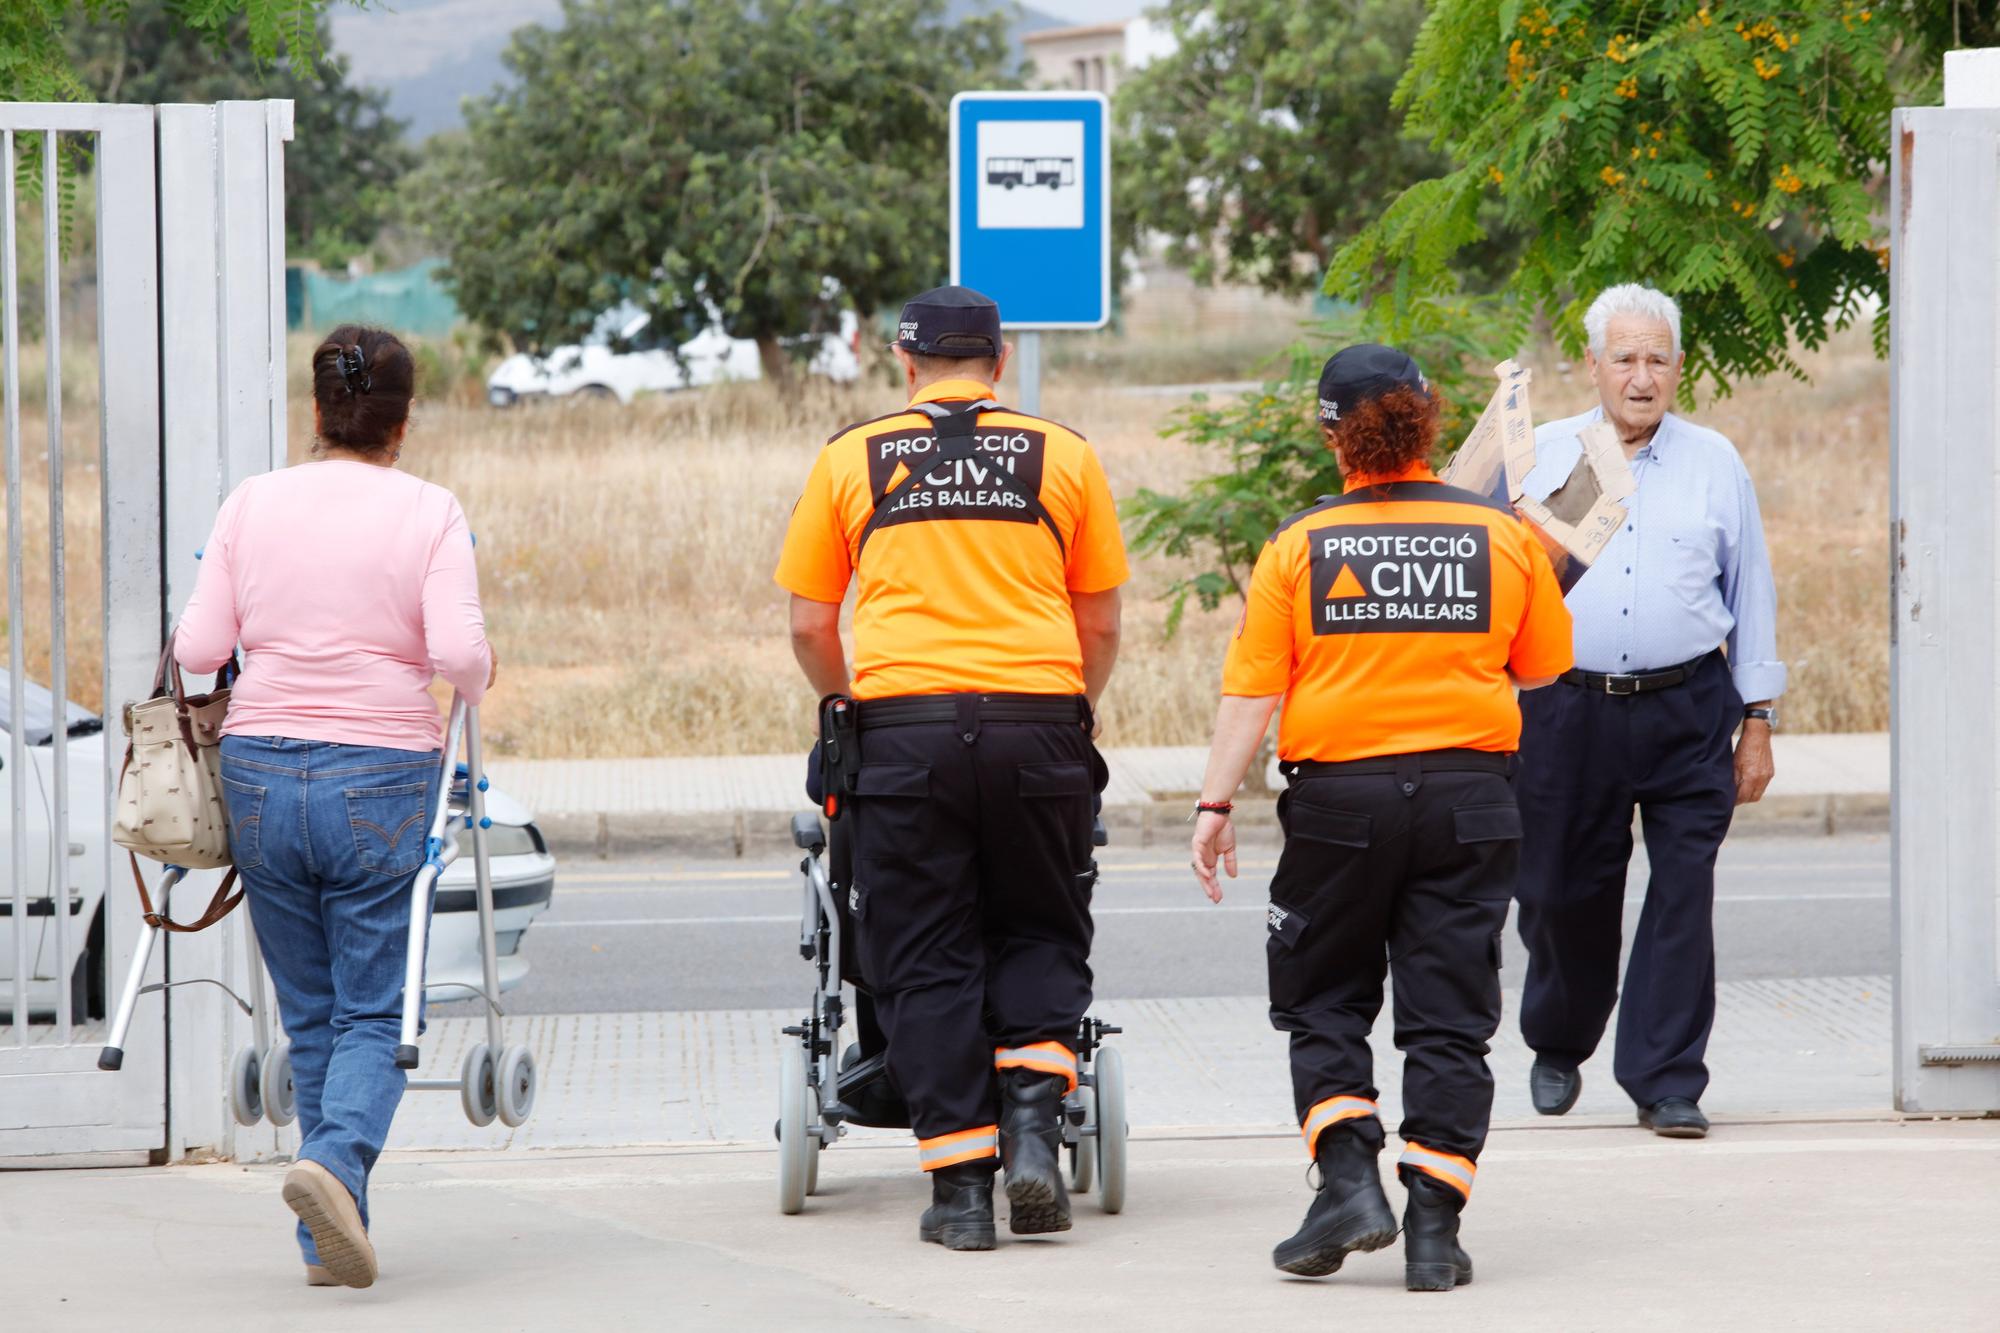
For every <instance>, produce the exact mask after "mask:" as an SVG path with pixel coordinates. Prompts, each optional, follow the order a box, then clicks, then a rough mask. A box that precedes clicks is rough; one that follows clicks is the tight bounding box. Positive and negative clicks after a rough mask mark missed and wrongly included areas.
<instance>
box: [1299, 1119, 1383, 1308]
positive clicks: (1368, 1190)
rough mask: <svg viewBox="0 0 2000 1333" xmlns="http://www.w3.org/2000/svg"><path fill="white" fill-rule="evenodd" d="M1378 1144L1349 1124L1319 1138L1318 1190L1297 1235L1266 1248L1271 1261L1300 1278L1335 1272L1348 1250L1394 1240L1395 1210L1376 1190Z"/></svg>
mask: <svg viewBox="0 0 2000 1333" xmlns="http://www.w3.org/2000/svg"><path fill="white" fill-rule="evenodd" d="M1381 1150H1382V1145H1381V1143H1380V1142H1378V1141H1376V1140H1374V1139H1373V1138H1372V1137H1370V1136H1369V1135H1368V1133H1367V1131H1364V1130H1358V1129H1356V1128H1355V1127H1353V1126H1351V1125H1334V1126H1332V1127H1331V1128H1329V1129H1328V1130H1326V1132H1324V1133H1323V1134H1321V1135H1320V1136H1319V1146H1318V1150H1317V1151H1316V1152H1315V1153H1314V1154H1313V1160H1314V1161H1316V1162H1318V1163H1319V1175H1320V1181H1319V1193H1318V1194H1317V1195H1316V1196H1314V1198H1313V1201H1312V1206H1311V1207H1309V1208H1307V1209H1306V1220H1305V1221H1304V1222H1303V1223H1301V1224H1300V1226H1299V1230H1298V1234H1296V1235H1294V1236H1293V1237H1292V1238H1291V1239H1290V1240H1287V1241H1284V1242H1282V1243H1280V1244H1279V1246H1278V1247H1277V1248H1276V1249H1274V1250H1272V1251H1271V1262H1272V1263H1274V1264H1276V1265H1277V1266H1278V1267H1279V1268H1281V1269H1283V1270H1284V1271H1285V1272H1287V1273H1296V1274H1298V1275H1299V1276H1300V1277H1325V1276H1326V1275H1327V1274H1328V1273H1332V1272H1336V1271H1338V1270H1339V1268H1340V1264H1341V1261H1342V1260H1343V1259H1345V1258H1347V1256H1348V1254H1349V1252H1350V1251H1353V1250H1379V1249H1381V1248H1382V1247H1383V1246H1384V1245H1387V1244H1389V1243H1390V1242H1391V1241H1393V1240H1395V1239H1396V1214H1395V1213H1394V1212H1392V1211H1390V1208H1389V1198H1388V1196H1387V1195H1385V1194H1384V1193H1382V1175H1381V1172H1379V1171H1378V1170H1376V1167H1375V1155H1376V1154H1377V1153H1379V1152H1380V1151H1381Z"/></svg>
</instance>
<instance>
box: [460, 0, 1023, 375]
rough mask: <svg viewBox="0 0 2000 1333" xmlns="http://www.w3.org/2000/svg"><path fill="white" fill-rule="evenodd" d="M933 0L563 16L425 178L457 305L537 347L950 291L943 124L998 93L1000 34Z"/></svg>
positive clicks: (642, 4)
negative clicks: (993, 90)
mask: <svg viewBox="0 0 2000 1333" xmlns="http://www.w3.org/2000/svg"><path fill="white" fill-rule="evenodd" d="M943 14H944V5H943V3H942V0H875V2H874V3H870V4H865V5H850V4H845V3H840V2H839V0H765V2H760V3H757V4H754V5H753V4H749V3H745V2H744V0H679V2H678V3H672V4H668V3H661V2H659V0H565V4H564V7H563V24H562V26H561V27H560V28H557V29H548V28H527V29H524V30H522V32H520V33H519V34H517V35H516V37H515V39H514V42H513V45H512V46H511V47H510V48H509V50H508V52H507V57H506V59H507V64H508V67H509V68H510V69H511V70H512V71H513V72H514V74H515V75H516V76H517V81H516V83H515V85H514V86H512V87H511V88H508V89H506V90H504V91H502V92H500V93H498V94H496V95H495V96H493V97H492V98H490V99H485V100H483V101H480V102H475V103H472V104H470V105H469V106H468V108H467V133H466V135H465V137H464V139H463V140H462V141H461V142H459V143H457V144H456V145H453V146H452V147H450V148H449V149H448V150H447V151H444V152H442V153H441V154H440V155H439V159H438V161H437V162H436V164H435V167H434V169H433V170H432V171H431V172H430V173H429V177H428V179H429V188H430V190H431V193H430V196H429V197H430V198H431V199H432V200H433V201H434V210H435V211H434V213H433V226H434V232H435V234H436V236H437V237H438V238H439V239H440V240H441V241H442V242H443V243H444V245H445V248H446V250H447V252H448V253H449V255H450V276H451V279H452V281H453V284H454V286H455V287H456V290H457V295H458V300H459V304H460V306H461V308H463V309H464V310H465V311H466V313H467V314H468V315H470V316H472V317H473V318H474V319H476V320H478V321H479V322H481V323H483V324H485V325H486V326H487V327H488V328H490V329H493V330H496V331H499V332H504V333H507V334H509V335H512V336H513V337H515V338H517V339H518V340H520V341H522V342H525V343H527V344H529V345H532V346H543V347H546V346H550V345H553V344H557V343H561V342H564V341H567V340H569V339H571V338H574V337H575V336H577V335H579V334H581V333H582V332H584V331H585V330H586V329H588V328H589V326H590V324H591V322H592V320H593V318H594V316H595V315H596V314H597V313H598V312H600V311H603V310H604V309H606V308H608V307H610V306H612V305H614V304H616V303H617V302H619V301H620V300H631V301H633V302H634V303H635V304H637V305H638V306H640V307H641V308H642V309H645V310H647V311H648V312H649V313H650V314H651V315H652V316H653V328H654V329H656V330H661V331H669V332H672V331H681V330H687V331H692V330H695V329H699V328H700V327H702V326H703V325H705V324H706V323H707V322H708V315H707V313H706V309H705V307H707V306H710V305H712V306H713V307H714V308H715V309H717V310H719V311H720V312H721V314H722V317H723V320H724V324H725V327H726V328H727V329H728V331H729V332H730V333H731V334H732V335H734V336H737V337H747V338H754V339H756V340H757V341H758V344H759V347H760V349H761V350H762V352H763V356H764V362H765V366H766V368H767V373H770V374H773V375H779V374H782V373H784V368H785V354H784V351H783V348H782V347H781V345H780V339H781V338H785V337H788V336H791V335H798V334H804V333H808V332H823V331H825V330H828V329H830V328H833V327H836V321H837V319H838V317H839V311H840V308H841V307H842V305H843V304H846V303H850V302H851V303H852V305H853V306H854V307H855V308H856V309H858V310H860V311H862V312H864V313H865V312H868V311H871V310H874V309H876V308H878V307H881V306H884V305H887V304H890V303H893V302H895V301H899V300H902V299H903V298H905V297H906V296H908V295H909V294H910V293H912V292H914V291H917V290H920V289H922V288H924V287H928V286H931V285H933V284H935V283H938V282H941V281H943V280H944V277H945V275H946V271H947V263H946V254H945V247H946V233H947V230H948V228H947V217H948V204H947V198H946V178H945V172H944V161H945V142H946V135H947V122H946V117H947V110H948V107H949V105H950V101H951V97H952V94H953V93H955V92H957V91H959V90H960V89H963V88H971V87H994V86H1004V85H1005V84H1006V83H1007V82H1008V79H1007V77H1006V74H1005V72H1004V68H1005V65H1006V62H1007V47H1006V39H1005V35H1004V19H1003V18H1002V17H1001V16H998V15H995V16H989V17H985V18H978V19H972V20H968V21H966V22H964V23H960V24H958V25H956V26H951V27H947V26H946V25H945V23H944V21H943Z"/></svg>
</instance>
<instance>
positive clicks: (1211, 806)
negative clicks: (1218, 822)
mask: <svg viewBox="0 0 2000 1333" xmlns="http://www.w3.org/2000/svg"><path fill="white" fill-rule="evenodd" d="M1235 808H1236V803H1235V802H1234V801H1196V802H1195V803H1194V812H1195V813H1196V814H1198V815H1227V814H1228V813H1229V812H1230V811H1232V810H1234V809H1235Z"/></svg>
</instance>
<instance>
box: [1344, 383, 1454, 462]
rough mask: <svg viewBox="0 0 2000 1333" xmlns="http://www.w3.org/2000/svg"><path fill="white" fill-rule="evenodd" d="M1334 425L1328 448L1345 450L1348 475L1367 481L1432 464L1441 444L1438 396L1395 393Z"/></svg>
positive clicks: (1355, 410)
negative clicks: (1430, 460)
mask: <svg viewBox="0 0 2000 1333" xmlns="http://www.w3.org/2000/svg"><path fill="white" fill-rule="evenodd" d="M1331 424H1332V426H1333V436H1332V438H1331V439H1330V440H1329V441H1328V442H1327V447H1328V448H1335V447H1337V448H1338V449H1339V450H1340V453H1341V456H1342V457H1343V458H1345V459H1346V460H1347V470H1348V471H1349V472H1359V473H1363V474H1365V475H1368V476H1381V475H1382V474H1384V473H1394V472H1401V471H1402V470H1403V469H1404V468H1406V467H1408V466H1410V464H1412V463H1421V462H1423V461H1425V460H1426V459H1428V458H1429V457H1430V456H1431V448H1432V446H1434V445H1435V444H1436V443H1437V437H1438V397H1437V392H1436V391H1435V390H1433V389H1428V388H1427V389H1424V390H1423V391H1422V392H1418V391H1417V390H1415V389H1409V388H1396V389H1391V390H1390V391H1389V392H1387V393H1385V394H1383V395H1382V396H1381V397H1379V398H1370V399H1369V400H1368V401H1367V402H1365V403H1362V404H1360V405H1358V406H1356V407H1353V408H1350V409H1349V410H1348V411H1347V412H1345V413H1344V414H1343V415H1342V416H1341V418H1340V420H1339V421H1337V422H1334V423H1331Z"/></svg>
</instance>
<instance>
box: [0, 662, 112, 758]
mask: <svg viewBox="0 0 2000 1333" xmlns="http://www.w3.org/2000/svg"><path fill="white" fill-rule="evenodd" d="M68 717H69V734H70V735H72V736H84V735H88V734H89V733H91V732H93V731H102V730H103V729H104V720H103V719H102V718H100V717H98V716H97V714H95V713H93V712H91V711H90V710H89V709H88V708H85V707H83V705H81V704H77V703H72V704H70V706H69V712H68ZM54 720H55V696H54V695H53V694H50V693H49V691H48V687H47V686H45V685H38V684H36V683H35V682H34V681H32V680H24V681H22V682H21V739H22V740H23V741H25V742H27V743H28V744H29V745H47V744H48V743H49V736H50V731H51V728H52V726H53V724H54ZM13 730H14V691H13V677H12V676H11V675H9V674H8V673H7V672H6V671H5V670H0V731H4V732H7V733H9V734H12V732H13Z"/></svg>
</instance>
